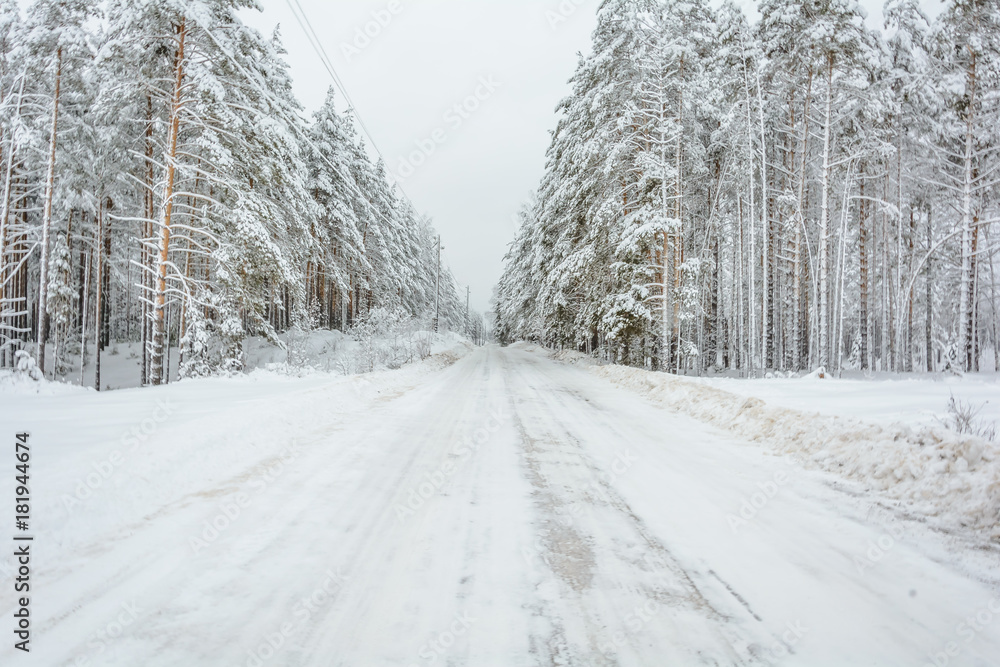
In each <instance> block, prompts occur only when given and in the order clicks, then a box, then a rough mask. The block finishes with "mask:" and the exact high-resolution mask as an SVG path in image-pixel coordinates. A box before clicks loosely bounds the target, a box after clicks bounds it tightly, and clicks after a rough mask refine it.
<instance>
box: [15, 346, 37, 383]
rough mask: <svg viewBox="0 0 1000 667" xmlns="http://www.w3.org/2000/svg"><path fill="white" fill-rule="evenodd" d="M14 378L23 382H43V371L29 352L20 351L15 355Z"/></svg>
mask: <svg viewBox="0 0 1000 667" xmlns="http://www.w3.org/2000/svg"><path fill="white" fill-rule="evenodd" d="M14 376H15V377H16V378H18V379H23V380H34V381H35V382H41V381H42V370H41V369H40V368H39V367H38V364H37V363H36V362H35V358H34V357H32V356H31V355H30V354H29V353H28V352H27V350H18V351H17V352H15V353H14Z"/></svg>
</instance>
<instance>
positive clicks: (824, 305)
mask: <svg viewBox="0 0 1000 667" xmlns="http://www.w3.org/2000/svg"><path fill="white" fill-rule="evenodd" d="M832 125H833V55H832V54H831V55H828V56H827V73H826V118H825V119H824V122H823V171H822V177H821V179H820V180H821V186H822V188H823V192H822V203H821V204H820V222H819V364H820V365H821V366H828V365H829V363H830V284H829V283H830V277H829V271H830V268H829V263H830V258H829V249H828V243H829V234H830V172H831V170H832V167H831V166H830V150H831V148H830V142H831V132H832V127H831V126H832Z"/></svg>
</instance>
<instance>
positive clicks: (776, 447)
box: [0, 347, 1000, 667]
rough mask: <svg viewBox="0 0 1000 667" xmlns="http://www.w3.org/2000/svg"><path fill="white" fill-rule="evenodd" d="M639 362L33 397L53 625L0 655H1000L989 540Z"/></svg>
mask: <svg viewBox="0 0 1000 667" xmlns="http://www.w3.org/2000/svg"><path fill="white" fill-rule="evenodd" d="M627 370H628V369H624V370H623V371H621V372H622V376H621V377H618V376H616V375H615V374H616V373H618V372H619V371H618V370H616V369H601V368H596V367H595V368H589V369H588V368H586V367H582V366H578V365H569V364H564V363H560V362H557V361H554V360H551V359H548V358H546V357H545V356H543V355H540V354H538V353H536V352H533V351H531V350H525V349H499V348H495V347H490V348H483V349H476V350H471V351H470V350H469V349H468V348H467V347H457V348H455V349H453V350H452V351H450V352H447V353H442V354H438V355H436V356H434V357H432V358H431V359H428V360H426V361H424V362H420V363H416V364H412V365H409V366H406V367H404V368H402V369H401V370H397V371H384V372H379V373H374V374H369V375H365V376H351V377H336V376H334V375H327V374H323V373H317V374H311V375H308V376H306V377H303V378H291V377H288V376H287V375H285V374H278V373H266V372H257V373H254V374H252V375H250V376H248V377H240V378H232V379H210V380H198V381H185V382H181V383H179V384H174V385H169V386H166V387H160V388H156V389H146V390H123V391H118V392H111V393H102V394H97V393H95V392H86V391H82V390H75V389H69V388H64V389H62V390H60V391H51V392H43V393H41V394H27V393H24V392H14V391H9V392H6V393H4V394H3V395H2V405H0V422H2V423H3V424H4V425H5V426H7V427H8V428H9V429H17V430H21V429H27V430H30V431H31V432H32V445H33V452H34V454H33V456H34V458H33V469H32V470H33V473H32V475H33V480H34V482H35V487H34V489H33V494H34V496H35V498H36V501H35V509H34V513H35V518H34V522H35V525H34V534H35V542H34V549H35V560H34V561H33V566H34V572H33V577H34V579H33V589H32V592H33V599H32V605H33V606H32V613H33V627H34V629H35V634H34V636H33V639H32V654H31V656H30V659H29V660H24V658H23V656H22V655H16V656H15V652H14V650H13V648H12V642H11V641H6V642H4V644H3V645H2V646H0V664H4V665H7V664H20V662H24V663H25V664H37V665H46V666H48V665H121V666H127V667H134V666H136V665H143V666H144V667H158V666H164V667H166V666H175V665H234V666H236V665H240V666H242V665H246V666H247V667H263V666H265V665H266V666H271V665H275V666H292V665H300V666H301V665H316V666H322V667H328V666H344V667H348V666H351V667H355V666H357V667H383V666H384V667H390V666H392V667H399V666H402V667H413V666H418V667H425V666H430V665H451V666H460V665H461V666H466V665H467V666H469V667H494V666H495V667H516V666H520V665H524V666H529V665H530V666H539V667H541V666H551V665H561V666H577V665H579V666H588V667H589V666H592V665H608V666H611V665H621V666H640V665H653V666H662V665H681V666H687V665H778V664H781V665H803V666H809V667H824V666H830V667H834V666H842V665H925V664H929V665H934V664H950V665H972V666H987V665H994V664H996V660H997V656H1000V585H998V572H1000V567H998V565H1000V558H998V557H997V552H996V550H995V548H994V547H993V546H992V545H991V543H990V542H989V541H986V542H984V543H982V544H981V545H980V547H979V548H976V549H970V548H969V544H970V543H969V542H968V541H967V540H966V539H965V537H962V536H959V535H957V534H954V533H950V532H943V531H941V530H937V529H935V528H934V527H932V526H931V525H930V524H929V523H928V522H927V521H926V520H925V519H924V517H923V516H920V515H914V514H912V513H908V512H905V511H902V510H899V509H898V508H896V507H893V506H891V505H887V504H886V503H885V502H884V498H885V497H886V496H885V489H881V488H874V487H869V486H868V485H866V484H861V483H854V482H852V483H845V479H849V478H848V477H845V476H844V475H843V474H841V473H838V472H835V471H831V470H828V469H827V467H826V466H817V465H813V464H810V463H809V462H808V461H807V460H806V459H803V458H802V457H801V456H797V455H786V454H784V453H782V452H785V451H786V447H785V446H784V445H782V443H783V442H784V440H783V439H782V437H783V436H782V433H783V430H784V426H782V425H781V424H778V425H776V426H775V427H774V429H773V434H772V435H770V436H769V435H766V434H762V433H759V432H758V431H757V430H756V428H757V427H756V426H755V425H754V423H753V422H750V421H748V422H747V425H746V429H745V430H746V432H745V433H744V432H741V431H742V430H743V429H742V428H741V427H739V426H737V427H736V428H733V427H732V425H729V424H725V423H706V420H705V419H696V418H695V417H694V416H691V414H688V413H685V411H678V410H677V409H676V406H670V405H665V403H664V400H663V399H662V396H660V395H658V394H656V392H652V393H650V392H648V391H646V390H643V392H640V394H637V393H636V389H637V388H638V389H642V387H641V386H640V385H639V383H640V382H645V381H646V380H647V379H648V378H640V377H639V376H638V375H636V376H633V375H631V374H627V373H625V371H627ZM640 373H641V372H640ZM601 374H607V377H601ZM609 379H610V380H612V381H609ZM616 383H617V384H630V386H629V387H622V386H616ZM646 388H647V389H648V385H647V386H646ZM685 391H686V390H685ZM714 391H719V390H714ZM723 393H724V392H723ZM654 394H656V395H654ZM728 395H730V396H732V394H728ZM695 398H697V397H695ZM709 398H711V397H709ZM691 400H695V399H694V398H692V399H691ZM699 400H700V399H699ZM706 400H708V399H706ZM741 400H745V399H741ZM707 405H709V404H708V403H706V406H707ZM666 408H673V409H666ZM11 433H13V430H11ZM977 465H978V464H977ZM11 477H12V475H8V476H5V477H3V478H0V497H10V495H11V493H12V487H11V482H12V479H11ZM855 481H856V480H855ZM0 563H2V564H3V565H4V569H3V570H2V571H0V578H2V579H3V581H2V582H0V616H2V617H3V618H5V619H8V622H9V621H10V619H11V613H12V610H13V608H14V600H13V598H12V593H11V586H10V581H9V579H10V574H11V569H10V566H11V562H10V560H9V559H8V560H7V561H5V562H3V561H0ZM942 660H944V661H945V662H942Z"/></svg>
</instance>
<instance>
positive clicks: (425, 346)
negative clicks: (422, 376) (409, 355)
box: [413, 333, 433, 361]
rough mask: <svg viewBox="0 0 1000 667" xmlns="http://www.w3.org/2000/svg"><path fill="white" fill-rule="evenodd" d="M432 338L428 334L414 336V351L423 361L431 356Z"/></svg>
mask: <svg viewBox="0 0 1000 667" xmlns="http://www.w3.org/2000/svg"><path fill="white" fill-rule="evenodd" d="M432 344H433V341H431V336H430V334H428V333H417V334H415V335H414V336H413V351H414V353H415V354H416V355H417V357H419V358H420V360H421V361H423V360H424V359H427V358H428V357H430V356H431V351H432Z"/></svg>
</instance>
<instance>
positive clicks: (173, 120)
mask: <svg viewBox="0 0 1000 667" xmlns="http://www.w3.org/2000/svg"><path fill="white" fill-rule="evenodd" d="M177 40H178V41H177V54H176V56H175V57H176V66H175V76H174V91H173V98H172V99H171V102H170V135H169V137H168V139H167V154H166V156H165V158H166V159H165V160H164V162H165V164H166V168H167V177H166V184H165V185H164V191H163V204H162V209H163V212H162V214H161V216H160V246H159V257H158V258H157V267H156V291H155V293H154V297H153V298H154V302H153V340H152V355H151V357H152V358H151V360H150V383H151V384H153V385H159V384H162V383H163V378H164V369H163V354H164V348H163V346H164V344H165V336H166V322H165V312H164V311H165V309H166V301H167V263H168V261H169V257H170V223H171V220H172V216H173V211H174V181H175V179H176V176H177V142H178V135H179V134H180V124H181V118H180V115H181V94H182V89H183V87H184V65H185V63H184V58H185V55H184V47H185V43H186V40H187V23H186V19H185V18H183V17H182V18H181V23H180V25H179V26H178V28H177Z"/></svg>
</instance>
